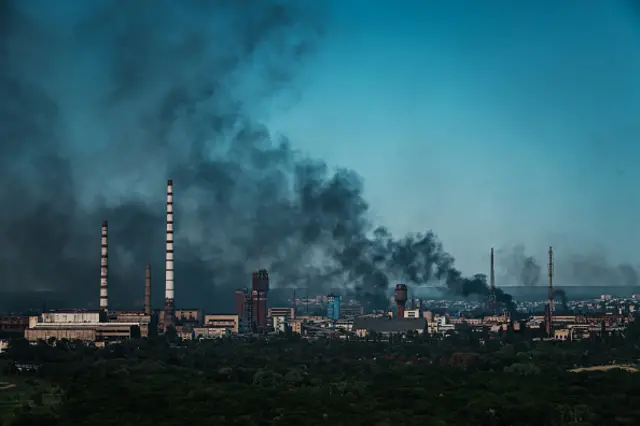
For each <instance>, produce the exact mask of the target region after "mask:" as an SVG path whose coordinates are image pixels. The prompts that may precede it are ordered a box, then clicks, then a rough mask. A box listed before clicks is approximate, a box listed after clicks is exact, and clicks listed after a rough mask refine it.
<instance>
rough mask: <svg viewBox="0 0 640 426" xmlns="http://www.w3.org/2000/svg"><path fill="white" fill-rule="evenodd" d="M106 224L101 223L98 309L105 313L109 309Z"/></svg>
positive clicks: (105, 222)
mask: <svg viewBox="0 0 640 426" xmlns="http://www.w3.org/2000/svg"><path fill="white" fill-rule="evenodd" d="M107 237H108V224H107V221H106V220H105V221H104V222H102V240H101V244H100V245H101V247H100V309H101V310H104V311H106V310H107V309H109V293H108V289H107V281H108V278H109V250H108V248H109V247H108V240H107Z"/></svg>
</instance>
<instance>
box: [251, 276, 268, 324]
mask: <svg viewBox="0 0 640 426" xmlns="http://www.w3.org/2000/svg"><path fill="white" fill-rule="evenodd" d="M268 294H269V274H268V273H267V270H266V269H260V270H259V271H258V272H254V273H253V275H252V279H251V298H252V305H253V309H252V316H253V323H254V325H255V327H256V329H257V330H264V329H265V328H266V327H267V296H268Z"/></svg>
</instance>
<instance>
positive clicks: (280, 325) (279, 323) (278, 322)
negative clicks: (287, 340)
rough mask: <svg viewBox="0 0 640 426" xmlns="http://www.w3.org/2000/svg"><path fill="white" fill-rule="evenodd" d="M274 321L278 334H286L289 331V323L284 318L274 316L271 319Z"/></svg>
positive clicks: (274, 327)
mask: <svg viewBox="0 0 640 426" xmlns="http://www.w3.org/2000/svg"><path fill="white" fill-rule="evenodd" d="M271 319H272V321H273V329H274V331H276V332H280V333H284V332H285V331H287V328H288V325H289V322H288V321H287V319H286V317H284V316H274V317H272V318H271Z"/></svg>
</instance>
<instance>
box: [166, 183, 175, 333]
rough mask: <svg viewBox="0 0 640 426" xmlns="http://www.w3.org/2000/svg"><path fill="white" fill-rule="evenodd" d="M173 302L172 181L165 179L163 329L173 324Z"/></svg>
mask: <svg viewBox="0 0 640 426" xmlns="http://www.w3.org/2000/svg"><path fill="white" fill-rule="evenodd" d="M174 312H175V306H174V302H173V181H172V180H169V181H167V241H166V255H165V292H164V329H165V331H166V330H167V328H168V327H170V326H174V325H175V320H174Z"/></svg>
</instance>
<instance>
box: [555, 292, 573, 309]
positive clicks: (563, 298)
mask: <svg viewBox="0 0 640 426" xmlns="http://www.w3.org/2000/svg"><path fill="white" fill-rule="evenodd" d="M553 298H554V299H555V300H556V301H557V302H558V304H557V306H558V307H559V308H560V311H561V312H567V311H568V310H569V298H568V297H567V292H566V291H564V290H563V289H561V288H556V289H554V290H553Z"/></svg>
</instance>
